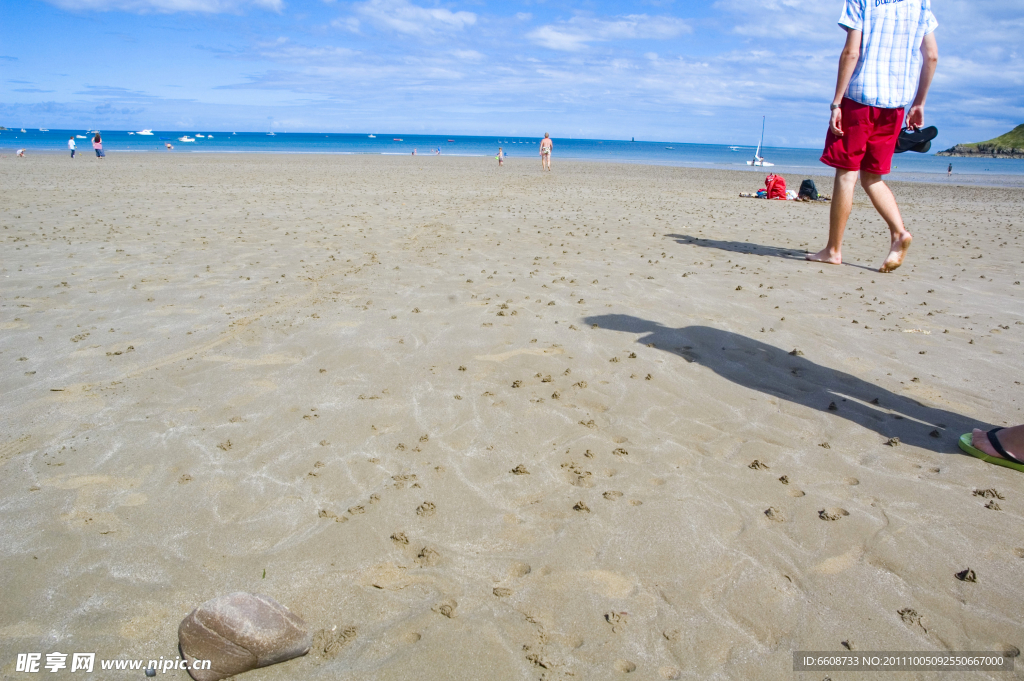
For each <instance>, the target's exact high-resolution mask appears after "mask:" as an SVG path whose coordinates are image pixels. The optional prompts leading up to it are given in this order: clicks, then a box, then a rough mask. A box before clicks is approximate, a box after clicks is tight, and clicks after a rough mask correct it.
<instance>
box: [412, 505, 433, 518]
mask: <svg viewBox="0 0 1024 681" xmlns="http://www.w3.org/2000/svg"><path fill="white" fill-rule="evenodd" d="M436 511H437V506H435V505H434V502H432V501H424V502H423V503H422V504H420V505H419V506H417V507H416V515H418V516H420V517H421V518H429V517H430V516H432V515H434V513H435V512H436Z"/></svg>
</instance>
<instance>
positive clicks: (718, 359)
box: [584, 314, 991, 452]
mask: <svg viewBox="0 0 1024 681" xmlns="http://www.w3.org/2000/svg"><path fill="white" fill-rule="evenodd" d="M584 321H585V322H586V323H587V324H597V325H598V327H600V328H602V329H612V330H614V331H625V332H628V333H640V334H645V335H644V336H643V337H641V338H639V339H638V340H637V342H638V343H643V344H645V345H646V344H649V343H653V344H654V346H655V347H656V348H657V349H659V350H664V351H665V352H670V353H672V354H674V355H678V356H680V357H682V358H683V359H685V360H686V361H687V362H696V363H698V364H702V365H704V366H706V367H708V368H709V369H711V370H712V371H714V372H715V373H716V374H718V375H719V376H722V377H723V378H727V379H729V380H730V381H732V382H733V383H736V384H739V385H742V386H744V387H746V388H750V389H752V390H758V391H760V392H762V393H765V394H767V395H773V396H775V397H778V398H781V399H784V400H788V401H790V402H795V403H796V404H800V405H803V406H805V407H809V408H811V409H817V410H819V411H831V413H832V414H834V415H835V416H839V417H842V418H845V419H848V420H850V421H853V422H854V423H856V424H858V425H860V426H862V427H864V428H867V429H868V430H873V431H874V432H876V433H878V434H879V435H880V436H881V437H882V438H883V439H884V440H888V439H889V438H891V437H898V438H899V439H900V442H902V443H905V444H908V445H914V446H915V447H921V448H922V449H927V450H931V451H935V452H940V451H941V452H954V451H959V450H957V446H956V440H957V438H959V437H960V435H961V434H962V433H969V432H971V429H972V428H975V427H979V428H980V427H984V428H985V429H986V430H987V429H988V428H990V427H991V426H990V425H988V424H983V423H981V422H979V421H978V420H977V419H973V418H967V417H965V416H962V415H960V414H955V413H953V412H949V411H945V410H942V409H936V408H933V407H927V406H925V405H923V404H921V403H919V402H917V401H916V400H913V399H911V398H909V397H905V396H903V395H898V394H896V393H893V392H891V391H889V390H886V389H885V388H882V387H880V386H877V385H873V384H871V383H868V382H867V381H863V380H861V379H859V378H857V377H855V376H851V375H850V374H846V373H843V372H841V371H835V370H834V369H829V368H827V367H823V366H820V365H818V364H815V363H814V362H811V361H810V360H808V359H806V358H804V357H802V356H794V355H791V354H790V353H788V352H786V351H785V350H780V349H778V348H776V347H773V346H771V345H767V344H765V343H761V342H760V341H756V340H753V339H751V338H747V337H746V336H741V335H739V334H735V333H731V332H729V331H721V330H719V329H713V328H710V327H707V326H687V327H683V328H680V329H672V328H668V327H666V326H662V325H661V324H658V323H657V322H652V321H648V320H646V319H640V318H638V317H632V316H630V315H621V314H611V315H599V316H594V317H587V318H585V319H584ZM876 400H877V401H876ZM833 403H834V404H835V405H836V406H835V409H834V410H831V409H830V408H829V407H830V405H831V404H833Z"/></svg>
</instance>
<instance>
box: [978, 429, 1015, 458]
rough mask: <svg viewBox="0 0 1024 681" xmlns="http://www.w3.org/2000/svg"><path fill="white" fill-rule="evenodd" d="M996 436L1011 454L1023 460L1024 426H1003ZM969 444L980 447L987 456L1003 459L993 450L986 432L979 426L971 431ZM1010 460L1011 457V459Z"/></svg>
mask: <svg viewBox="0 0 1024 681" xmlns="http://www.w3.org/2000/svg"><path fill="white" fill-rule="evenodd" d="M996 438H998V439H999V444H1001V445H1002V446H1003V449H1005V450H1006V451H1007V452H1009V454H1010V455H1011V456H1014V457H1018V458H1020V459H1021V460H1024V426H1014V427H1013V428H1003V429H1002V430H1000V431H999V432H998V433H996ZM971 444H972V445H974V448H975V449H980V450H981V451H983V452H985V453H986V454H988V455H989V456H991V457H993V458H996V459H1005V458H1006V457H1005V456H1002V455H1001V454H1000V453H999V452H997V451H996V450H995V447H993V446H992V443H991V442H989V441H988V433H986V432H985V431H984V430H981V429H980V428H975V429H974V430H973V431H972V433H971ZM1011 460H1012V459H1011Z"/></svg>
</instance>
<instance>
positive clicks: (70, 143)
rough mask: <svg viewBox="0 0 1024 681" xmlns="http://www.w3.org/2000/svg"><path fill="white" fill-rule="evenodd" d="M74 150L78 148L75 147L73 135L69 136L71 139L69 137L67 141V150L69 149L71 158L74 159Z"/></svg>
mask: <svg viewBox="0 0 1024 681" xmlns="http://www.w3.org/2000/svg"><path fill="white" fill-rule="evenodd" d="M76 148H78V145H77V144H75V136H74V135H72V136H71V137H70V138H69V139H68V149H70V150H71V158H74V157H75V149H76Z"/></svg>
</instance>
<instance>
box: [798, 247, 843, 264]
mask: <svg viewBox="0 0 1024 681" xmlns="http://www.w3.org/2000/svg"><path fill="white" fill-rule="evenodd" d="M805 258H806V259H807V260H810V261H811V262H823V263H825V264H827V265H842V264H843V254H842V253H840V252H838V251H837V252H835V253H833V252H832V249H829V248H823V249H821V250H820V251H818V252H817V253H808V254H807V255H806V256H805Z"/></svg>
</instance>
